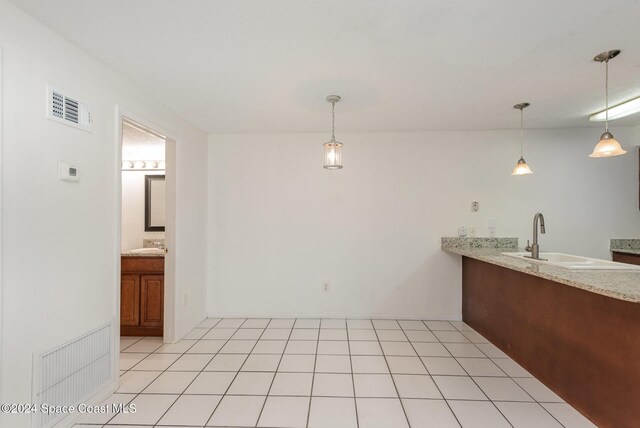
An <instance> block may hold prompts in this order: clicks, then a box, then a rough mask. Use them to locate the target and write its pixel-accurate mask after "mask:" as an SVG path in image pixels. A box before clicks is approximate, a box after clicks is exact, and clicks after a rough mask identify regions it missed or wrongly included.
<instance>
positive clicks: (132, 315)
mask: <svg viewBox="0 0 640 428" xmlns="http://www.w3.org/2000/svg"><path fill="white" fill-rule="evenodd" d="M139 324H140V275H122V277H121V279H120V325H139Z"/></svg>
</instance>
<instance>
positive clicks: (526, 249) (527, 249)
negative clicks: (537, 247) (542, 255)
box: [524, 239, 533, 251]
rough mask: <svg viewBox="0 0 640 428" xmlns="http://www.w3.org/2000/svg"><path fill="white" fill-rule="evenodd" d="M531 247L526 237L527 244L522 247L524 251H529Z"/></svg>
mask: <svg viewBox="0 0 640 428" xmlns="http://www.w3.org/2000/svg"><path fill="white" fill-rule="evenodd" d="M532 249H533V248H531V245H529V240H528V239H527V246H526V247H524V250H525V251H531V250H532Z"/></svg>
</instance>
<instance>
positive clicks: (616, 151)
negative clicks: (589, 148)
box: [589, 50, 627, 158]
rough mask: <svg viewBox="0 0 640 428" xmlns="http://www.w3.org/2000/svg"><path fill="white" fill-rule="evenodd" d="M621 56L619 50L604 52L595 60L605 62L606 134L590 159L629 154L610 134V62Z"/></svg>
mask: <svg viewBox="0 0 640 428" xmlns="http://www.w3.org/2000/svg"><path fill="white" fill-rule="evenodd" d="M618 54H620V51H619V50H613V51H607V52H602V53H600V54H598V55H596V56H595V58H593V60H594V61H597V62H604V67H605V78H604V82H605V83H604V97H605V120H604V124H605V125H604V134H602V135H601V136H600V142H599V143H598V144H596V147H595V148H594V149H593V153H591V154H590V155H589V157H590V158H608V157H611V156H620V155H623V154H625V153H627V151H626V150H624V149H623V148H622V146H620V143H619V142H618V141H617V140H616V139H615V138H613V134H612V133H611V132H609V60H611V59H613V58H615V57H617V56H618Z"/></svg>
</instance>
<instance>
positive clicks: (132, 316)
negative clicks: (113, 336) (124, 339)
mask: <svg viewBox="0 0 640 428" xmlns="http://www.w3.org/2000/svg"><path fill="white" fill-rule="evenodd" d="M163 318H164V253H159V252H150V253H146V254H145V253H132V252H123V253H122V257H121V278H120V335H121V336H162V332H163Z"/></svg>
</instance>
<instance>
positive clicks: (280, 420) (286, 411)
mask: <svg viewBox="0 0 640 428" xmlns="http://www.w3.org/2000/svg"><path fill="white" fill-rule="evenodd" d="M309 399H310V398H309V397H268V398H267V401H266V403H265V405H264V409H263V410H262V415H261V416H260V420H259V421H258V426H265V427H281V428H298V427H304V426H306V424H307V414H308V413H309Z"/></svg>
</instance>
